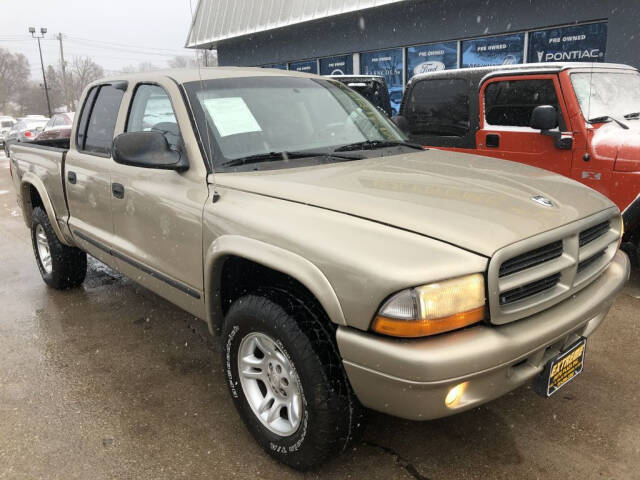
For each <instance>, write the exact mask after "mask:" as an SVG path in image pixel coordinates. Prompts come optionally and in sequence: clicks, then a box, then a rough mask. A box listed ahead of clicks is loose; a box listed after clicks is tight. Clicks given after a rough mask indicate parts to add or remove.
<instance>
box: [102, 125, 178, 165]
mask: <svg viewBox="0 0 640 480" xmlns="http://www.w3.org/2000/svg"><path fill="white" fill-rule="evenodd" d="M113 159H114V160H115V161H116V162H117V163H120V164H122V165H131V166H134V167H143V168H158V169H162V170H178V171H184V170H187V169H188V168H189V161H188V160H187V157H186V155H185V154H184V153H183V152H180V150H179V149H178V148H175V147H172V146H171V145H169V142H168V141H167V138H166V137H165V134H164V133H163V132H153V131H151V132H129V133H122V134H120V135H118V136H117V137H116V138H115V140H114V141H113Z"/></svg>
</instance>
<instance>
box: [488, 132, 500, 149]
mask: <svg viewBox="0 0 640 480" xmlns="http://www.w3.org/2000/svg"><path fill="white" fill-rule="evenodd" d="M485 144H486V145H487V147H489V148H498V147H499V146H500V135H496V134H495V133H489V134H488V135H487V139H486V141H485Z"/></svg>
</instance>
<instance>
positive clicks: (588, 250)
mask: <svg viewBox="0 0 640 480" xmlns="http://www.w3.org/2000/svg"><path fill="white" fill-rule="evenodd" d="M619 235H620V234H619V233H618V232H614V231H611V230H609V231H608V232H606V233H605V234H604V235H602V236H600V237H599V238H597V239H594V240H592V241H591V242H589V243H587V244H586V245H585V246H584V247H580V252H579V254H578V260H579V261H582V260H585V259H587V258H590V257H592V256H593V255H595V254H596V253H598V252H599V251H601V250H604V249H605V248H606V247H607V245H609V244H610V243H612V242H617V241H618V238H619Z"/></svg>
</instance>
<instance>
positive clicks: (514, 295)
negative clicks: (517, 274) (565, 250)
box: [500, 273, 560, 305]
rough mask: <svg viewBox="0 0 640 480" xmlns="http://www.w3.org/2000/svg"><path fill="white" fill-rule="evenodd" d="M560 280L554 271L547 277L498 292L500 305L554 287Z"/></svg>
mask: <svg viewBox="0 0 640 480" xmlns="http://www.w3.org/2000/svg"><path fill="white" fill-rule="evenodd" d="M559 281H560V274H559V273H556V274H554V275H550V276H548V277H545V278H542V279H540V280H536V281H535V282H531V283H528V284H526V285H522V286H521V287H517V288H514V289H512V290H508V291H506V292H504V293H501V294H500V305H508V304H511V303H515V302H517V301H518V300H522V299H523V298H528V297H532V296H533V295H536V294H538V293H541V292H544V291H545V290H549V289H550V288H553V287H555V286H556V285H557V284H558V282H559Z"/></svg>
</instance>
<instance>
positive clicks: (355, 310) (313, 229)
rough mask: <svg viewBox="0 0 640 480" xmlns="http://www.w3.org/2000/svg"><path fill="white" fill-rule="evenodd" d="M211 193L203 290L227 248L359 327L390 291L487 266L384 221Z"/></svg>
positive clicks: (337, 320)
mask: <svg viewBox="0 0 640 480" xmlns="http://www.w3.org/2000/svg"><path fill="white" fill-rule="evenodd" d="M218 177H223V175H218ZM217 191H218V193H219V194H220V200H218V201H217V202H216V203H208V204H207V205H206V206H205V210H204V241H205V242H206V243H205V245H206V246H207V247H205V251H206V258H205V279H207V278H209V284H210V285H209V288H208V289H207V291H208V292H215V288H216V281H217V280H216V276H215V272H216V269H215V268H214V266H215V265H220V263H219V262H220V261H221V260H223V259H224V257H225V256H226V255H228V254H229V252H230V251H231V250H233V254H235V255H238V256H246V257H247V258H248V259H252V260H254V261H257V262H258V263H263V264H264V265H265V266H269V267H270V268H274V269H276V270H280V271H282V269H283V268H285V269H286V270H287V271H285V272H283V273H287V274H289V275H291V276H292V277H294V278H296V279H297V280H298V281H300V282H301V283H303V284H304V285H305V286H307V288H309V290H311V292H312V293H314V295H316V297H317V298H318V299H319V300H320V302H321V303H322V305H323V306H324V307H325V309H326V311H327V314H328V315H329V317H330V318H331V320H332V321H333V322H334V323H337V324H341V325H345V324H346V325H349V326H352V327H355V328H358V329H361V330H366V329H368V328H369V324H370V322H371V320H372V318H373V316H374V315H375V313H376V312H377V309H378V308H379V306H380V304H381V303H382V302H383V301H384V300H385V299H386V298H387V297H388V296H389V295H391V294H393V293H395V292H397V291H400V290H402V289H405V288H408V287H411V286H416V285H421V284H424V283H429V282H433V281H438V280H443V279H447V278H453V277H457V276H460V275H465V274H468V273H475V272H484V271H485V270H486V266H487V259H486V258H485V257H482V256H480V255H477V254H475V253H471V252H468V251H465V250H462V249H459V248H457V247H455V246H452V245H448V244H446V243H443V242H440V241H437V240H434V239H431V238H428V237H424V236H421V235H418V234H415V233H410V232H406V231H403V230H401V229H398V228H394V227H391V226H388V225H382V224H379V223H375V222H372V221H369V220H366V219H363V218H358V217H353V216H350V215H346V214H342V213H338V212H334V211H331V210H327V209H322V208H317V207H312V206H309V205H305V204H301V203H296V202H291V201H286V200H281V199H277V198H272V197H268V196H263V195H257V194H253V193H248V192H244V191H239V190H232V189H226V188H223V187H220V186H218V188H217ZM261 246H262V247H265V246H266V247H265V248H261ZM223 247H224V248H223ZM274 252H275V253H274ZM283 252H286V253H283ZM319 274H320V275H319ZM322 277H324V279H326V282H324V280H323V279H322ZM205 281H206V280H205ZM211 288H213V290H212V289H211ZM329 289H331V290H333V292H334V293H333V294H332V293H331V291H330V290H329ZM213 296H214V297H215V294H214V295H213ZM332 298H335V299H337V305H336V304H335V300H332ZM219 314H220V312H219V311H217V310H216V309H215V308H212V309H211V315H212V316H213V317H214V318H210V320H212V322H213V323H216V322H217V321H219V319H218V318H215V317H216V316H217V315H219Z"/></svg>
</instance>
